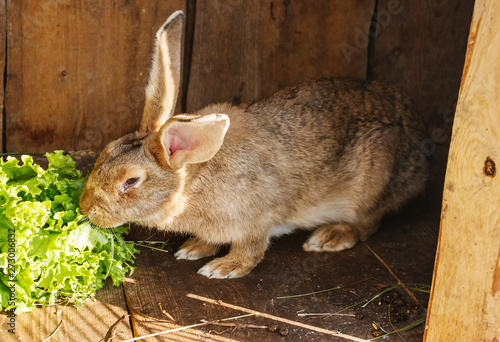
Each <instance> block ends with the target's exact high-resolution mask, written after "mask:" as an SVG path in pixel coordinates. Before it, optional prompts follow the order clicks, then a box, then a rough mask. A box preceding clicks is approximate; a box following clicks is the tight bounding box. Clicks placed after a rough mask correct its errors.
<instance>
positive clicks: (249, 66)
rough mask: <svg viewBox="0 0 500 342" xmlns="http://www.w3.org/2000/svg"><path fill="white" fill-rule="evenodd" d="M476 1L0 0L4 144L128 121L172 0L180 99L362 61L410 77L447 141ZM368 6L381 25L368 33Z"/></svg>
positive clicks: (189, 106) (329, 71) (101, 139)
mask: <svg viewBox="0 0 500 342" xmlns="http://www.w3.org/2000/svg"><path fill="white" fill-rule="evenodd" d="M472 6H473V1H472V0H459V1H456V0H441V1H438V2H435V1H430V0H429V1H418V2H417V1H409V0H378V1H376V0H349V1H346V0H317V1H307V0H261V1H245V0H225V1H222V0H217V1H207V0H198V1H197V0H169V1H162V0H154V1H147V2H145V1H139V0H95V1H83V0H41V1H34V0H31V1H21V0H12V1H8V2H6V1H5V0H1V1H0V68H2V66H3V65H4V64H5V65H6V68H5V73H4V75H1V73H0V78H2V81H4V82H2V83H0V84H3V85H4V86H3V87H1V88H2V89H0V96H1V97H2V99H3V101H0V103H3V104H4V108H3V111H2V113H3V114H2V115H3V120H2V123H3V124H4V127H3V129H2V135H3V139H2V145H3V146H2V149H3V151H7V152H17V151H23V152H37V151H50V150H53V149H64V150H84V149H92V150H99V149H101V148H102V147H103V146H104V145H105V144H106V143H108V142H109V141H110V140H113V139H116V138H118V137H120V136H121V135H123V134H125V133H128V132H131V131H133V130H135V129H136V128H137V126H138V124H139V121H140V116H141V113H142V106H143V103H144V99H143V97H144V87H145V84H146V80H147V76H148V68H149V64H150V53H151V48H152V46H151V45H152V39H153V37H154V33H155V32H156V30H157V28H158V27H159V26H160V25H161V24H162V23H163V21H164V20H165V19H166V18H167V17H168V15H169V14H170V13H172V12H173V11H174V10H177V9H182V10H184V11H186V12H187V13H186V14H187V18H188V20H187V25H186V27H187V28H186V43H187V44H186V46H185V55H184V60H185V61H186V63H185V65H184V75H183V80H184V83H183V94H182V96H181V99H180V104H179V106H180V105H181V104H182V107H183V109H186V110H187V111H192V110H195V109H197V108H200V107H202V106H204V105H206V104H208V103H211V102H215V101H230V102H233V103H239V102H246V101H251V100H254V99H257V98H259V97H262V96H265V95H269V94H271V93H273V92H274V91H276V90H278V89H279V88H281V87H284V86H287V85H290V84H293V83H295V82H298V81H300V80H304V79H309V78H314V77H320V76H329V75H351V76H356V77H361V78H365V77H367V75H368V77H373V78H376V79H380V80H386V81H387V82H389V83H392V84H395V85H399V86H401V87H402V88H404V89H405V90H407V91H408V92H409V93H410V95H411V96H413V98H414V99H415V100H416V102H417V106H418V107H419V109H420V110H421V112H422V115H423V116H424V118H425V120H426V121H427V122H428V127H429V131H430V132H431V133H434V134H435V136H436V139H434V140H435V141H436V143H442V142H444V143H445V144H446V143H447V141H448V138H449V134H450V132H451V119H452V117H453V115H452V114H453V110H451V111H450V110H449V109H450V108H451V109H453V105H454V103H455V101H456V97H457V93H458V87H459V83H460V75H461V71H462V65H463V61H464V56H465V49H466V41H467V33H468V29H469V24H470V19H471V16H472ZM375 9H376V10H377V13H378V25H377V30H376V31H375V32H372V33H371V34H370V27H371V20H372V13H373V11H374V10H375ZM370 35H371V37H372V38H373V39H369V38H370V37H369V36H370ZM0 70H1V69H0ZM4 76H5V80H3V77H4ZM4 93H5V97H4V96H3V95H4ZM179 110H180V107H179ZM436 129H438V130H437V131H436Z"/></svg>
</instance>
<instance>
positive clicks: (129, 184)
mask: <svg viewBox="0 0 500 342" xmlns="http://www.w3.org/2000/svg"><path fill="white" fill-rule="evenodd" d="M138 181H139V177H134V178H129V179H127V180H126V181H125V183H123V190H127V189H129V188H131V187H133V186H134V185H136V184H137V182H138Z"/></svg>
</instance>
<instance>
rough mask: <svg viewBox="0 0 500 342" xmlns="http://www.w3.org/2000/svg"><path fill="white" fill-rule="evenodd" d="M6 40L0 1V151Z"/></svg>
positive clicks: (5, 23)
mask: <svg viewBox="0 0 500 342" xmlns="http://www.w3.org/2000/svg"><path fill="white" fill-rule="evenodd" d="M6 38H7V14H6V11H5V0H2V1H0V151H3V150H4V146H3V144H4V136H3V121H4V117H3V103H4V97H5V93H4V92H5V90H4V76H5V75H4V71H5V58H6V57H7V56H6V50H5V48H6V46H5V42H6Z"/></svg>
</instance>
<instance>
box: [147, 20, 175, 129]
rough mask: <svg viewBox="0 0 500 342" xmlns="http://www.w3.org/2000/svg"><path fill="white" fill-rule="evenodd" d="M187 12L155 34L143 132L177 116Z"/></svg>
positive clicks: (167, 23) (169, 21)
mask: <svg viewBox="0 0 500 342" xmlns="http://www.w3.org/2000/svg"><path fill="white" fill-rule="evenodd" d="M183 24H184V13H182V11H177V12H175V13H173V14H172V15H171V16H170V17H169V18H168V19H167V21H166V22H165V23H164V24H163V26H162V27H161V28H160V30H158V32H157V33H156V41H155V47H154V52H153V65H152V68H151V73H150V76H149V83H148V86H147V87H146V104H145V106H144V113H143V114H142V121H141V126H140V130H139V131H140V132H142V133H151V132H155V131H158V130H159V129H160V128H161V127H162V126H163V125H164V124H165V122H166V121H167V120H168V119H169V118H171V117H172V116H173V115H174V111H175V105H176V103H177V96H178V94H179V83H180V77H181V50H182V32H183V26H184V25H183Z"/></svg>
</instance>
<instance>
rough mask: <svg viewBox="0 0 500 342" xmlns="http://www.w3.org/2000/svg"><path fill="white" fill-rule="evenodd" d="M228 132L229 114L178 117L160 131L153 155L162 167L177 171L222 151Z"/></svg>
mask: <svg viewBox="0 0 500 342" xmlns="http://www.w3.org/2000/svg"><path fill="white" fill-rule="evenodd" d="M228 128H229V117H228V116H227V115H226V114H210V115H204V116H188V115H176V116H174V117H173V118H171V119H170V120H168V121H167V123H166V124H165V125H164V126H163V127H162V128H161V130H160V131H159V132H158V137H157V139H156V141H155V142H154V143H153V144H152V146H151V153H153V154H154V155H155V157H156V159H157V160H158V161H159V162H160V164H161V166H162V167H164V168H166V169H170V170H174V171H175V170H178V169H180V168H181V167H183V166H184V165H185V164H196V163H202V162H205V161H207V160H210V159H211V158H212V157H213V156H214V155H215V154H216V153H217V152H218V151H219V149H220V148H221V146H222V143H223V141H224V137H225V135H226V132H227V129H228Z"/></svg>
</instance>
